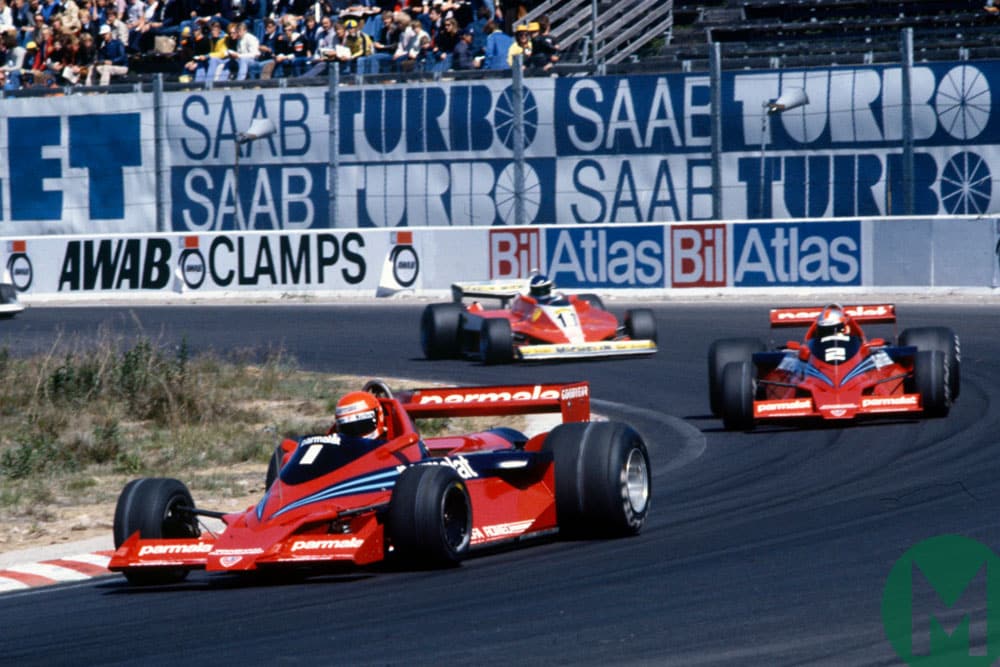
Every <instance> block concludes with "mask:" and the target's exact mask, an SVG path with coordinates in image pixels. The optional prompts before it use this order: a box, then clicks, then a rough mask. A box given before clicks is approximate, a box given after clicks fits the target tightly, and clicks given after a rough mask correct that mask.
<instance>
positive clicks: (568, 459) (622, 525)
mask: <svg viewBox="0 0 1000 667" xmlns="http://www.w3.org/2000/svg"><path fill="white" fill-rule="evenodd" d="M542 450H543V451H548V452H552V458H553V465H554V467H555V498H556V518H557V520H558V521H559V532H560V534H562V535H565V536H569V537H623V536H628V535H638V534H639V532H640V531H641V530H642V526H643V524H644V523H645V521H646V516H647V514H648V512H649V503H650V498H651V493H652V475H651V474H650V466H649V454H648V453H647V452H646V444H645V443H644V442H643V440H642V437H641V436H640V435H639V434H638V433H637V432H636V431H635V430H634V429H632V428H631V427H630V426H628V425H626V424H621V423H616V422H572V423H568V424H560V425H559V426H556V427H555V428H554V429H552V431H551V432H550V433H549V434H548V436H547V437H546V438H545V444H544V445H543V447H542Z"/></svg>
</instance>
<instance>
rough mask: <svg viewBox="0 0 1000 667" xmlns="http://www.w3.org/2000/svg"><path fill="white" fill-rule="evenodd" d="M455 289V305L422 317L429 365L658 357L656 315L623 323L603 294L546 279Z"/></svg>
mask: <svg viewBox="0 0 1000 667" xmlns="http://www.w3.org/2000/svg"><path fill="white" fill-rule="evenodd" d="M540 288H541V289H540ZM451 289H452V297H453V301H452V302H451V303H435V304H430V305H428V306H427V307H426V308H425V309H424V312H423V315H422V316H421V319H420V342H421V346H422V347H423V351H424V355H425V356H426V357H427V358H428V359H445V358H452V357H462V356H465V357H473V358H478V359H481V360H482V361H483V362H484V363H487V364H498V363H505V362H509V361H513V360H515V359H520V360H524V361H539V360H549V359H579V358H587V357H614V356H627V355H642V354H653V353H655V352H656V321H655V320H654V319H653V312H652V311H651V310H649V309H647V308H636V309H633V310H629V311H628V312H626V313H625V318H624V319H623V320H622V321H621V322H620V323H619V321H618V318H617V317H615V316H614V315H613V314H612V313H610V312H608V311H607V310H606V309H605V308H604V303H603V302H602V301H601V299H600V297H599V296H597V295H596V294H578V295H574V294H569V295H567V294H561V293H555V292H552V293H551V294H550V291H551V290H552V289H553V286H552V283H551V282H549V281H548V280H547V279H546V278H545V277H544V276H533V277H532V278H531V280H530V281H523V280H521V281H495V282H472V283H455V284H454V285H452V288H451ZM529 289H530V292H529ZM466 298H472V299H495V300H499V301H500V307H499V308H485V307H484V306H483V305H482V304H481V303H480V302H479V301H473V302H472V303H470V304H468V305H466V304H464V303H463V299H466Z"/></svg>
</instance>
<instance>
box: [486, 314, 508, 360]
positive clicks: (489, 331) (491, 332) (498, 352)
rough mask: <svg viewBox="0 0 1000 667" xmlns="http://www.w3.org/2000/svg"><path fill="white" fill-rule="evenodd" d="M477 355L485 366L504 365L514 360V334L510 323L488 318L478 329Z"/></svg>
mask: <svg viewBox="0 0 1000 667" xmlns="http://www.w3.org/2000/svg"><path fill="white" fill-rule="evenodd" d="M479 354H480V356H481V357H482V358H483V363H486V364H504V363H507V362H509V361H513V360H514V334H513V332H512V331H511V328H510V322H509V321H508V320H506V319H504V318H502V317H489V318H486V319H484V320H483V323H482V325H481V326H480V328H479Z"/></svg>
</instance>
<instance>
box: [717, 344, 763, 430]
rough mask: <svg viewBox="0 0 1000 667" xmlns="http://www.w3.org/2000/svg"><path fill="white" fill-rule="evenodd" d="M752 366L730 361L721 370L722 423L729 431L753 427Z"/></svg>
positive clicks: (749, 363)
mask: <svg viewBox="0 0 1000 667" xmlns="http://www.w3.org/2000/svg"><path fill="white" fill-rule="evenodd" d="M755 380H756V378H755V377H754V367H753V364H752V363H751V362H750V361H731V362H729V363H728V364H726V367H725V368H724V369H723V371H722V424H723V426H725V427H726V429H727V430H730V431H737V430H739V431H746V430H749V429H752V428H753V398H754V393H755V392H754V389H755V387H754V385H755Z"/></svg>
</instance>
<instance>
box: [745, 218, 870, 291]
mask: <svg viewBox="0 0 1000 667" xmlns="http://www.w3.org/2000/svg"><path fill="white" fill-rule="evenodd" d="M732 246H733V262H732V266H733V267H734V268H733V286H734V287H773V286H779V285H781V286H786V285H788V286H791V285H797V286H833V285H860V284H861V223H860V222H859V221H857V220H850V221H838V222H803V223H798V224H796V223H775V224H766V225H753V224H734V225H733V244H732Z"/></svg>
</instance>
